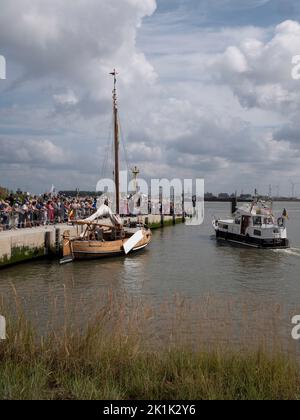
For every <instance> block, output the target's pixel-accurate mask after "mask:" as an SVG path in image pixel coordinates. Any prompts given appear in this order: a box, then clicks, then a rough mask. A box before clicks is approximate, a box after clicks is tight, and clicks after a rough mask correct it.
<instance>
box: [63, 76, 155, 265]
mask: <svg viewBox="0 0 300 420" xmlns="http://www.w3.org/2000/svg"><path fill="white" fill-rule="evenodd" d="M111 75H112V76H113V77H114V89H113V116H114V158H115V170H114V176H115V189H116V191H115V193H116V197H115V198H116V214H113V212H112V210H111V209H110V208H109V206H108V200H106V201H105V203H104V204H102V205H101V206H100V207H99V208H98V210H97V212H96V213H95V214H93V215H92V216H91V217H89V218H88V219H85V220H78V221H75V222H74V225H77V226H78V227H79V226H81V227H82V229H83V233H82V234H81V235H79V236H77V237H75V238H71V236H70V232H69V231H67V232H65V234H64V237H63V257H64V258H63V259H62V260H61V263H62V264H63V263H68V262H71V261H74V260H82V259H91V258H103V257H111V256H119V255H127V254H129V253H131V252H136V251H140V250H142V249H144V248H146V247H147V246H148V245H149V244H150V242H151V239H152V233H151V230H150V229H149V228H148V227H147V226H145V225H142V224H137V225H136V226H133V227H132V225H131V227H124V225H123V222H122V220H121V218H120V216H119V214H120V171H119V120H118V106H117V72H116V70H114V71H113V72H112V73H111Z"/></svg>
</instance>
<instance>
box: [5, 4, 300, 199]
mask: <svg viewBox="0 0 300 420" xmlns="http://www.w3.org/2000/svg"><path fill="white" fill-rule="evenodd" d="M163 1H164V0H162V1H160V0H158V2H157V3H158V6H159V7H158V11H157V12H156V13H155V10H156V2H155V0H110V1H109V2H108V1H104V0H85V1H83V0H72V1H71V0H66V1H64V2H62V1H61V0H51V1H50V0H43V1H41V0H31V1H29V0H22V1H21V0H14V2H11V1H8V0H3V1H2V4H1V7H2V9H1V16H0V39H1V44H2V45H3V46H4V50H3V53H5V56H6V57H7V59H8V61H9V62H10V69H11V71H10V74H9V80H7V81H5V84H4V85H3V86H5V90H3V91H2V94H1V97H0V133H1V137H0V148H1V154H0V155H1V157H0V175H1V179H3V177H8V178H9V184H10V185H12V186H13V185H14V186H15V187H18V186H21V187H22V183H25V184H26V186H27V188H28V189H34V188H38V189H39V190H41V188H42V187H43V185H44V184H45V183H47V182H48V181H47V179H51V182H50V184H51V183H54V184H55V185H56V186H57V187H58V188H60V186H61V188H72V187H73V188H74V187H77V186H78V185H79V186H80V187H82V188H85V189H93V188H94V186H95V185H96V182H97V181H98V178H99V176H100V168H101V160H102V158H104V157H105V156H106V154H107V151H108V150H109V148H108V147H107V144H108V140H109V139H110V138H111V133H110V132H109V126H110V125H111V90H112V80H111V78H110V76H109V72H110V71H111V70H112V68H114V67H116V68H117V70H118V71H119V73H120V74H119V82H118V83H119V84H118V103H119V111H120V116H121V122H122V133H125V136H124V137H125V139H124V140H125V141H126V142H127V144H128V156H129V159H130V162H129V163H130V164H138V165H139V166H140V167H141V171H142V175H144V174H145V175H147V176H151V175H153V174H155V176H166V177H170V178H173V177H176V176H180V177H184V176H199V175H201V176H205V178H207V182H208V185H207V188H208V189H213V190H214V191H216V192H217V191H218V189H219V188H222V189H228V190H233V189H235V188H238V184H242V183H248V184H251V185H255V184H256V185H257V184H258V183H259V182H261V181H260V178H261V177H263V179H264V182H266V183H270V182H273V180H272V177H275V178H277V179H276V181H274V182H276V183H278V178H282V177H283V175H284V176H290V174H291V173H292V174H294V173H296V174H297V173H298V172H299V171H298V172H297V166H298V167H299V154H298V146H297V144H298V143H297V142H298V140H297V139H298V138H300V137H298V127H299V125H298V124H296V122H297V115H298V113H299V110H300V96H299V95H300V89H297V86H299V84H297V83H296V82H295V81H294V80H292V78H291V58H292V56H293V55H297V54H299V53H300V51H299V45H300V24H299V23H298V22H296V21H292V20H287V21H284V22H281V23H280V24H277V25H276V26H267V25H266V26H262V25H255V22H256V21H255V20H253V22H252V23H251V24H248V23H247V24H245V25H244V26H241V24H240V23H239V20H238V19H236V20H235V21H234V22H233V18H232V19H231V18H230V19H228V23H227V24H226V25H224V24H223V23H222V25H219V23H220V22H221V21H222V22H223V21H224V16H225V15H226V16H229V15H228V13H230V14H231V15H232V16H233V14H235V15H236V16H238V17H242V16H245V14H251V13H258V12H256V10H257V9H258V8H259V9H258V10H260V11H261V10H265V8H267V7H270V3H272V2H266V1H259V0H257V1H256V0H253V1H250V0H249V1H245V2H238V1H235V0H231V1H229V0H228V1H227V0H226V1H225V0H214V1H209V2H208V1H204V0H203V1H202V0H201V1H197V2H195V1H190V2H183V1H176V2H172V4H173V6H171V3H170V2H168V4H167V3H166V2H165V3H163ZM289 2H290V0H289ZM163 4H164V5H163ZM174 5H176V6H177V7H178V8H176V9H174ZM220 6H222V8H220ZM221 13H223V15H222V16H223V20H221V19H220V14H221ZM253 16H254V15H253ZM255 16H257V15H255ZM213 17H214V18H215V21H214V24H211V21H212V18H213ZM209 25H211V26H209ZM218 25H219V26H218ZM1 53H2V51H1ZM12 63H13V65H12ZM299 134H300V127H299ZM31 168H38V174H39V175H38V176H37V177H33V176H31V179H30V170H31V173H34V169H31ZM297 176H298V175H297ZM299 176H300V173H299ZM47 177H48V178H47ZM48 183H49V182H48Z"/></svg>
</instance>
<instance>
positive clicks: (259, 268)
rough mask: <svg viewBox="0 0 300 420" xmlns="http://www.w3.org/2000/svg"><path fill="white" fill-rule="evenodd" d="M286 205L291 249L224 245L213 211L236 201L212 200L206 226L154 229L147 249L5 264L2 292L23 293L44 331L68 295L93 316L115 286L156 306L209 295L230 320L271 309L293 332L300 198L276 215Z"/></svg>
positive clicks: (59, 317) (9, 297) (299, 308)
mask: <svg viewBox="0 0 300 420" xmlns="http://www.w3.org/2000/svg"><path fill="white" fill-rule="evenodd" d="M284 207H285V208H287V210H288V213H289V217H290V220H289V222H288V231H289V238H290V240H291V244H292V248H291V249H290V250H280V251H274V250H256V249H248V248H239V247H233V246H229V245H220V244H218V243H217V242H216V241H215V239H214V236H213V233H214V232H213V229H212V226H211V220H212V217H213V216H214V215H215V216H218V217H220V216H228V214H229V212H230V204H227V203H226V204H224V203H206V211H205V222H204V224H203V225H202V226H199V227H188V226H185V225H178V226H176V227H168V228H165V229H163V230H159V231H155V232H154V234H153V242H152V244H151V246H150V247H149V249H148V250H146V251H144V252H142V253H140V254H137V255H134V256H129V257H128V258H117V259H107V260H97V261H92V262H77V263H73V264H69V265H65V266H60V265H59V264H58V261H57V260H54V261H48V260H41V261H36V262H31V263H27V264H23V265H18V266H14V267H11V268H7V269H4V270H2V271H1V272H0V297H1V298H2V300H3V301H4V302H5V303H7V302H9V303H11V302H12V301H14V300H15V299H16V296H17V299H18V301H19V302H20V304H21V305H22V307H23V308H24V309H25V311H26V312H27V313H28V314H29V316H30V317H31V318H32V319H33V320H34V321H35V323H36V324H38V326H39V327H40V329H41V330H43V329H44V328H45V326H46V325H47V324H48V323H49V320H50V318H51V317H52V316H53V312H55V316H56V321H57V322H58V323H59V322H63V319H64V313H65V307H66V301H67V302H68V305H69V306H71V307H72V308H74V311H76V312H77V314H79V318H80V316H81V314H83V313H84V314H85V317H86V318H90V317H92V316H93V313H94V311H96V310H97V309H98V305H97V303H99V306H100V300H101V299H102V298H101V296H102V297H103V296H104V295H105V294H107V293H108V292H112V293H114V294H119V295H123V296H126V297H130V301H131V302H134V301H144V302H145V301H146V302H147V303H149V304H151V305H152V306H153V308H159V307H160V308H161V306H162V305H163V304H164V303H165V302H167V301H169V302H174V299H175V300H176V299H177V300H178V299H179V300H180V299H184V301H185V302H188V303H190V304H193V305H194V308H198V309H199V307H200V306H201V305H202V304H203V302H204V301H206V303H207V302H210V303H209V304H210V306H212V307H213V310H210V312H207V313H206V317H209V316H211V317H215V318H216V320H219V319H218V316H219V317H220V318H222V319H223V318H224V313H223V315H221V314H220V313H219V312H218V311H219V310H220V306H222V305H223V306H224V307H225V306H226V305H227V307H228V306H230V311H229V312H230V317H231V318H230V319H228V323H229V324H230V322H231V319H234V320H235V321H236V322H240V321H241V320H242V319H245V311H246V312H250V313H254V312H255V311H258V312H257V314H258V315H257V316H258V317H259V318H262V317H263V318H268V317H269V316H270V319H271V318H272V319H271V321H272V323H274V317H275V318H277V320H276V321H280V322H279V323H280V328H281V330H282V331H281V333H282V335H283V336H284V337H289V336H290V330H291V318H290V317H291V316H292V315H293V314H294V315H296V314H297V312H298V313H299V314H300V301H299V298H300V278H299V272H300V203H276V204H275V210H276V211H277V212H278V216H279V215H280V214H281V213H282V210H283V208H284ZM179 297H180V298H179ZM228 302H230V304H229V303H228ZM245 305H246V306H245ZM245 308H246V309H245ZM157 310H158V309H157ZM229 312H227V314H228V313H229ZM157 313H161V315H157V317H156V319H157V325H160V324H159V323H160V322H161V321H163V319H160V318H164V317H165V318H166V317H167V316H168V315H167V311H165V312H164V314H162V312H159V311H158V312H157ZM208 313H209V314H210V315H208ZM218 314H219V315H218ZM202 315H203V313H202ZM199 316H200V315H199V311H191V314H190V318H189V319H190V322H191V324H193V322H194V321H195V322H196V320H197V319H196V318H197V317H199ZM246 318H247V319H248V315H247V317H246ZM74 319H75V318H74ZM256 321H257V320H256ZM264 321H266V319H264ZM263 325H265V327H264V328H266V329H267V328H269V326H268V325H267V324H263ZM255 328H257V322H256V323H254V324H253V325H252V333H253V334H255V333H256V331H255Z"/></svg>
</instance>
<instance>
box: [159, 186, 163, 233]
mask: <svg viewBox="0 0 300 420" xmlns="http://www.w3.org/2000/svg"><path fill="white" fill-rule="evenodd" d="M159 212H160V226H161V227H162V228H163V227H164V212H163V189H162V187H159Z"/></svg>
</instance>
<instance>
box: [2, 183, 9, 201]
mask: <svg viewBox="0 0 300 420" xmlns="http://www.w3.org/2000/svg"><path fill="white" fill-rule="evenodd" d="M8 194H9V193H8V190H7V189H6V188H4V187H1V186H0V200H3V199H4V198H6V197H7V196H8Z"/></svg>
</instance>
